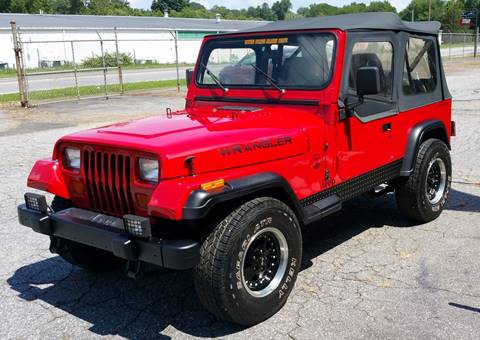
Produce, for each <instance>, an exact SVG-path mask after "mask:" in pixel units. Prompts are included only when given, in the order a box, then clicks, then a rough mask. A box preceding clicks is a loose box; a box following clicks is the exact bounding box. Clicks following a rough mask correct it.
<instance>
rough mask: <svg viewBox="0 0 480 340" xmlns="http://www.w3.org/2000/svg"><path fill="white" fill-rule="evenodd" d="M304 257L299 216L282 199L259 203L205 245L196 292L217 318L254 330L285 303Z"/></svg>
mask: <svg viewBox="0 0 480 340" xmlns="http://www.w3.org/2000/svg"><path fill="white" fill-rule="evenodd" d="M301 257H302V235H301V230H300V226H299V223H298V220H297V218H296V216H295V214H294V213H293V211H292V210H291V209H290V208H289V207H288V206H287V205H285V204H284V203H282V202H281V201H279V200H276V199H273V198H269V197H262V198H256V199H253V200H251V201H249V202H247V203H245V204H243V205H242V206H241V207H239V208H237V209H236V210H235V211H233V212H232V213H231V214H230V215H228V216H227V217H226V218H225V219H224V220H223V221H222V222H220V223H219V224H218V226H217V227H216V228H215V229H214V230H213V231H212V232H211V234H210V235H209V236H208V237H207V239H206V240H205V241H204V242H203V244H202V247H201V250H200V263H199V264H198V265H197V266H196V267H195V269H194V283H195V289H196V291H197V294H198V296H199V298H200V301H201V302H202V303H203V305H204V306H205V307H206V308H207V309H208V310H209V311H210V312H211V313H213V314H214V315H216V316H217V317H219V318H222V319H225V320H227V321H230V322H234V323H237V324H240V325H245V326H250V325H254V324H257V323H259V322H261V321H263V320H265V319H268V318H269V317H271V316H272V315H274V314H275V313H276V312H277V311H278V310H280V308H282V306H283V305H284V304H285V302H286V301H287V298H288V296H289V294H290V292H291V290H292V288H293V286H294V283H295V280H296V278H297V274H298V271H299V268H300V264H301Z"/></svg>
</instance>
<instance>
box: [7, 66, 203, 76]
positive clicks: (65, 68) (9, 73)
mask: <svg viewBox="0 0 480 340" xmlns="http://www.w3.org/2000/svg"><path fill="white" fill-rule="evenodd" d="M179 66H180V67H193V66H194V64H187V63H181V64H179ZM78 68H79V69H82V66H79V67H78ZM122 68H123V69H124V70H144V69H158V68H175V64H154V63H150V64H131V65H125V66H123V67H122ZM49 71H72V72H73V68H72V66H71V65H63V66H59V67H51V68H32V69H28V70H27V73H36V72H49ZM16 76H17V72H16V71H15V70H13V69H8V70H0V78H12V77H16Z"/></svg>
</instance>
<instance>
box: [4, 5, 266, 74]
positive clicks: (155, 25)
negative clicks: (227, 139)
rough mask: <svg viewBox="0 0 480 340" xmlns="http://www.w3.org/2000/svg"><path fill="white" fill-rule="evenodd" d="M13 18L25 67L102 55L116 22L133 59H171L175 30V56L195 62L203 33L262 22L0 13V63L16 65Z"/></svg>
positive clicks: (121, 44)
mask: <svg viewBox="0 0 480 340" xmlns="http://www.w3.org/2000/svg"><path fill="white" fill-rule="evenodd" d="M12 21H14V22H16V25H17V27H18V28H19V33H20V38H21V41H22V42H23V44H22V45H23V50H24V61H25V66H26V67H27V68H36V67H39V66H41V65H43V66H55V65H62V64H64V63H70V62H72V61H73V57H75V61H76V63H77V64H79V63H81V62H82V60H84V59H85V58H87V57H90V56H92V55H96V56H100V55H101V53H102V52H101V44H100V37H101V39H102V40H104V43H103V49H104V52H114V51H115V49H116V46H115V31H114V27H116V28H117V29H116V32H117V37H118V38H117V39H118V48H119V51H120V52H123V53H129V54H130V55H131V56H132V57H133V58H134V59H135V60H136V62H137V63H145V62H149V61H151V62H158V63H174V62H175V40H174V38H173V37H174V36H177V37H178V39H177V41H178V59H179V62H180V63H193V62H195V60H196V57H197V54H198V50H199V48H200V44H201V41H202V38H203V37H204V36H205V35H207V34H214V33H218V32H229V31H236V30H242V29H248V28H252V27H255V26H260V25H263V24H265V22H262V21H242V20H222V19H218V18H217V19H190V18H164V17H121V16H82V15H48V14H38V15H37V14H35V15H33V14H11V13H0V68H2V67H9V68H14V67H15V55H14V52H13V38H12V29H11V22H12ZM72 41H73V42H72ZM35 42H38V43H35ZM72 44H73V49H72ZM72 50H73V51H74V52H73V53H72Z"/></svg>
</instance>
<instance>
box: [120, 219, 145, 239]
mask: <svg viewBox="0 0 480 340" xmlns="http://www.w3.org/2000/svg"><path fill="white" fill-rule="evenodd" d="M123 226H124V228H125V231H126V232H127V233H128V234H130V235H132V236H137V237H144V238H149V237H152V227H151V226H150V220H149V219H148V218H146V217H141V216H136V215H125V216H123Z"/></svg>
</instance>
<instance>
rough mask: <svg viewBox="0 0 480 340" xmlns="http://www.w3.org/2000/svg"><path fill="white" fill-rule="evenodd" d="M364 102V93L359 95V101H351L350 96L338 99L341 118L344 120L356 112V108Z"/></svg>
mask: <svg viewBox="0 0 480 340" xmlns="http://www.w3.org/2000/svg"><path fill="white" fill-rule="evenodd" d="M363 103H364V97H363V95H359V96H358V97H357V101H353V102H350V101H349V100H348V97H345V99H343V100H342V99H339V100H338V111H339V119H340V120H343V119H345V118H347V117H350V116H352V115H353V114H354V112H355V109H356V108H357V107H359V106H360V105H362V104H363Z"/></svg>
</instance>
